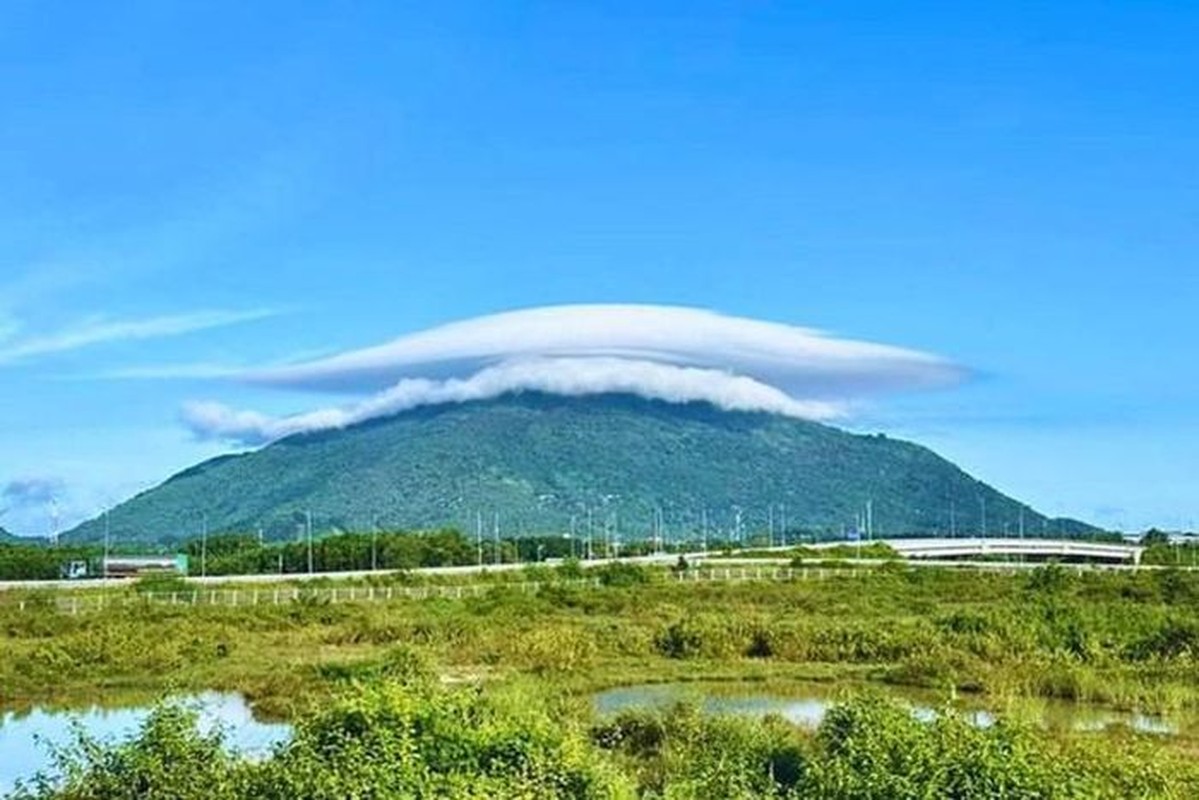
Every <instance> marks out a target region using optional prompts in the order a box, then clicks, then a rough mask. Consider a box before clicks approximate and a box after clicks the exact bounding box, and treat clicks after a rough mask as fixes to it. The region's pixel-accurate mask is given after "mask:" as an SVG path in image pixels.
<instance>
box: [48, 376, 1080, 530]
mask: <svg viewBox="0 0 1199 800" xmlns="http://www.w3.org/2000/svg"><path fill="white" fill-rule="evenodd" d="M868 502H870V503H871V504H872V508H873V519H874V530H875V532H876V534H880V535H885V534H901V533H912V532H942V533H947V532H949V530H950V528H951V526H952V527H953V528H954V529H956V531H957V532H959V533H966V532H977V531H978V530H980V527H981V525H982V517H983V514H984V511H985V514H986V520H987V528H988V531H989V532H990V533H992V534H995V533H1002V532H1003V531H1004V530H1005V529H1006V530H1009V531H1010V532H1012V533H1013V534H1014V533H1015V532H1016V530H1017V525H1018V524H1019V519H1020V517H1021V513H1022V510H1023V518H1024V524H1025V528H1026V530H1027V531H1029V532H1030V534H1031V533H1041V532H1042V531H1049V532H1054V533H1082V532H1085V531H1088V530H1093V529H1092V528H1090V527H1089V526H1086V525H1083V524H1082V523H1074V522H1069V521H1065V522H1058V521H1053V520H1048V519H1046V518H1045V517H1043V516H1042V515H1040V514H1038V513H1036V512H1035V511H1033V510H1032V509H1029V508H1027V507H1025V506H1023V505H1022V504H1020V503H1019V502H1017V501H1016V500H1013V499H1012V498H1010V497H1007V496H1005V495H1003V494H1001V493H1000V492H998V491H996V490H995V489H993V488H991V487H990V486H987V485H986V484H984V483H982V482H980V481H978V480H976V479H974V478H972V477H971V476H969V475H967V474H966V473H964V472H963V471H962V470H960V469H958V468H957V467H956V466H954V465H953V464H952V463H950V462H949V461H946V460H945V459H943V458H941V457H940V456H938V455H937V454H935V453H933V452H932V451H931V450H928V449H927V448H924V447H921V446H919V445H916V444H912V443H910V442H905V441H900V440H896V439H891V438H888V437H886V436H883V435H881V434H878V435H857V434H851V433H847V432H845V431H842V430H838V429H836V428H832V427H829V426H827V425H822V424H818V423H814V422H806V421H803V420H797V419H792V418H789V417H783V416H778V415H774V414H768V413H759V412H739V411H723V410H720V409H718V408H716V407H714V406H711V405H708V404H706V403H687V404H672V403H667V402H662V401H656V400H646V399H642V398H639V397H633V396H628V395H602V396H589V397H576V398H567V397H558V396H551V395H545V394H538V393H523V394H518V395H509V396H505V397H502V398H498V399H494V400H486V401H476V402H469V403H461V404H446V405H439V406H431V407H424V408H419V409H415V410H412V411H407V412H404V413H401V414H398V415H395V416H392V417H387V418H382V419H377V420H372V421H370V422H365V423H362V424H359V425H355V426H353V427H349V428H345V429H341V430H334V431H325V432H321V433H312V434H301V435H296V436H292V437H289V438H286V439H283V440H280V441H278V442H275V443H273V444H270V445H268V446H266V447H263V448H262V449H260V450H256V451H253V452H248V453H244V454H238V455H226V456H221V457H218V458H215V459H212V460H210V461H206V462H204V463H202V464H199V465H197V466H195V467H192V468H190V469H187V470H185V471H183V472H181V473H179V474H177V475H175V476H174V477H172V478H170V479H169V480H167V481H166V482H165V483H163V484H161V485H160V486H158V487H156V488H153V489H150V490H148V491H146V492H143V493H142V494H139V495H137V496H136V497H134V498H132V499H130V500H128V501H126V502H124V503H122V504H121V505H119V506H117V507H116V508H115V509H112V511H111V513H110V519H109V524H110V525H111V530H112V536H113V540H114V541H122V542H132V541H138V542H169V541H177V540H183V539H191V538H195V537H197V536H199V535H200V532H201V530H202V529H203V527H204V526H205V525H207V529H208V531H209V532H210V533H215V532H222V531H238V532H255V531H258V530H262V531H263V532H264V535H265V536H266V537H267V538H269V539H281V538H292V537H295V536H297V535H299V534H300V533H301V532H302V531H303V529H304V524H305V518H306V513H307V512H309V511H311V513H312V524H313V528H314V530H315V531H316V532H317V533H321V532H324V531H328V530H333V529H341V530H347V529H352V530H367V529H369V528H370V527H371V526H372V525H373V524H376V523H377V524H379V525H381V526H385V527H405V528H427V527H440V526H455V527H458V528H460V529H462V530H464V531H467V532H471V533H473V532H474V531H475V530H476V525H477V524H478V523H479V522H480V521H481V524H482V527H483V529H484V530H485V531H487V532H488V533H489V534H490V533H491V532H492V529H493V526H494V525H495V524H496V522H497V520H498V523H499V527H500V530H501V535H504V536H507V535H512V534H514V533H547V532H555V533H559V532H566V531H568V530H569V529H570V525H571V524H572V522H571V520H572V516H573V518H574V525H575V527H576V530H577V531H579V532H580V534H582V532H583V531H584V530H585V529H586V528H587V525H588V519H590V524H591V525H592V526H594V529H595V530H597V531H598V530H599V529H600V528H602V527H603V526H604V525H605V524H608V525H611V526H614V528H615V530H617V531H618V532H619V535H620V536H621V537H622V538H625V539H628V538H634V537H635V538H641V537H644V536H648V535H649V534H650V531H651V530H652V527H653V524H654V518H655V516H656V515H658V513H659V512H658V509H661V511H660V514H661V518H662V522H663V527H664V531H665V535H666V536H667V538H675V537H678V536H680V535H684V534H686V535H691V532H693V531H698V530H699V529H700V528H701V527H702V525H703V520H704V519H705V518H706V520H707V525H708V529H709V530H710V531H712V532H713V533H714V534H716V532H718V531H723V532H725V534H726V535H727V534H728V533H730V532H735V531H737V530H740V531H741V532H743V533H744V534H746V535H749V534H752V533H754V532H759V531H760V532H765V531H766V530H768V528H769V525H770V519H771V515H772V514H773V519H774V524H775V526H776V530H777V529H781V526H782V522H783V519H785V520H786V525H787V527H788V529H790V530H793V531H794V530H803V531H805V532H813V533H819V534H821V535H826V536H841V535H843V532H844V530H845V529H846V526H850V527H852V526H853V525H854V524H855V519H856V517H857V516H858V515H860V514H862V513H863V510H864V509H865V507H866V504H867V503H868ZM951 517H952V521H951ZM738 520H739V522H738ZM716 535H719V534H716ZM102 536H103V524H102V521H101V520H100V519H94V520H90V521H88V522H86V523H84V524H82V525H80V526H79V527H78V528H76V529H75V530H73V531H71V532H70V533H69V534H67V535H66V538H67V539H68V540H87V541H95V540H97V539H99V538H101V537H102Z"/></svg>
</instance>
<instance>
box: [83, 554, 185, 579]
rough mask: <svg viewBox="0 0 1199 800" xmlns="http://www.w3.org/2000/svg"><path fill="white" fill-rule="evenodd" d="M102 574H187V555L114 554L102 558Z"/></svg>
mask: <svg viewBox="0 0 1199 800" xmlns="http://www.w3.org/2000/svg"><path fill="white" fill-rule="evenodd" d="M100 563H101V570H100V571H101V574H102V575H103V576H104V577H105V578H136V577H139V576H141V575H152V574H169V575H186V574H187V556H186V555H185V554H182V553H179V554H177V555H173V556H113V557H110V558H105V559H101V562H100Z"/></svg>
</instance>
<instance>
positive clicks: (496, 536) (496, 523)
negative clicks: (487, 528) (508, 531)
mask: <svg viewBox="0 0 1199 800" xmlns="http://www.w3.org/2000/svg"><path fill="white" fill-rule="evenodd" d="M494 514H495V515H494V517H493V518H492V521H491V523H492V524H491V538H492V539H493V541H494V543H495V552H494V553H492V554H491V563H492V564H498V563H500V512H498V511H496V512H494Z"/></svg>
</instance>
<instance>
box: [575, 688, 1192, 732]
mask: <svg viewBox="0 0 1199 800" xmlns="http://www.w3.org/2000/svg"><path fill="white" fill-rule="evenodd" d="M865 688H866V687H864V686H862V685H853V686H850V685H844V684H842V685H831V684H827V683H802V682H795V683H790V682H789V683H785V684H779V685H774V684H770V685H768V686H763V685H755V684H738V683H665V684H645V685H642V686H625V687H621V688H617V689H609V690H608V691H605V692H600V693H599V694H596V695H595V696H594V698H593V701H594V706H595V710H596V712H597V713H598V714H600V715H601V716H607V715H611V714H615V713H617V712H619V711H623V710H625V709H661V708H666V707H668V706H670V705H673V704H674V703H678V702H680V701H690V702H695V703H698V704H699V706H700V707H701V708H702V709H704V711H706V712H708V713H712V714H746V715H751V716H758V717H764V716H767V715H768V714H774V715H777V716H780V717H782V718H784V719H786V720H788V721H789V722H792V723H794V724H796V725H800V726H802V727H806V728H816V727H817V726H818V725H820V722H821V720H823V719H824V715H825V713H826V712H827V711H828V709H829V707H830V706H832V705H834V704H835V703H836V702H837V700H838V698H840V697H843V696H844V693H845V692H846V691H847V690H857V691H861V690H864V689H865ZM870 688H871V689H872V690H873V691H882V692H885V693H886V694H888V695H889V696H892V697H895V698H896V699H898V700H900V701H902V702H904V703H906V704H907V705H908V706H909V707H910V708H911V709H912V714H913V715H915V716H916V717H917V718H919V719H932V718H933V717H935V716H936V715H937V713H939V710H941V709H943V708H945V706H946V705H947V701H948V705H950V706H951V707H953V708H954V709H955V710H956V711H958V712H959V713H961V714H963V715H964V716H965V717H966V718H967V719H969V720H971V721H972V722H973V723H974V724H976V725H981V726H987V725H992V724H994V722H995V720H996V719H997V718H998V717H999V716H1002V715H1003V714H1004V713H1013V714H1018V715H1020V716H1021V717H1022V718H1024V719H1032V720H1034V721H1036V722H1037V723H1038V724H1040V725H1041V726H1042V727H1045V728H1048V729H1050V730H1061V731H1067V730H1069V731H1102V730H1106V729H1108V728H1112V727H1116V726H1123V727H1127V728H1131V729H1132V730H1135V731H1139V732H1142V733H1154V734H1162V735H1176V734H1179V733H1182V732H1184V731H1189V730H1191V729H1192V723H1193V722H1195V720H1191V719H1183V718H1181V717H1179V718H1174V717H1169V718H1167V717H1163V716H1156V715H1152V714H1143V713H1140V712H1136V711H1119V710H1116V709H1112V708H1106V707H1102V706H1097V705H1089V704H1086V703H1071V702H1066V701H1061V700H1020V701H1017V702H1016V703H1014V704H1013V705H1012V707H1011V708H1010V709H1009V710H1008V711H1006V712H1005V711H1001V710H997V708H996V707H987V706H986V705H984V703H983V702H982V701H981V700H980V699H979V698H975V697H961V696H959V697H957V698H954V699H953V700H952V701H949V698H947V697H946V696H943V695H938V694H937V693H936V692H930V691H927V690H919V689H910V688H904V687H895V686H880V685H874V684H872V685H871V687H870Z"/></svg>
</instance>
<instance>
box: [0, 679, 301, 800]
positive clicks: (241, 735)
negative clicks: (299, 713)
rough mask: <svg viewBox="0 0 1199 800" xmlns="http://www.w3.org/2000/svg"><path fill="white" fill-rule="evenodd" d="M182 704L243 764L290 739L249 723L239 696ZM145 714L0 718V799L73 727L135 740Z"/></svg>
mask: <svg viewBox="0 0 1199 800" xmlns="http://www.w3.org/2000/svg"><path fill="white" fill-rule="evenodd" d="M182 702H183V703H184V704H185V705H187V706H188V707H189V708H195V709H196V710H197V712H198V713H199V720H198V725H199V728H200V730H201V731H203V732H205V733H209V732H211V731H213V730H214V729H215V728H216V727H217V726H218V725H219V726H220V727H221V728H222V730H223V731H224V732H225V741H226V744H227V745H228V746H229V748H230V750H232V751H234V752H236V753H239V754H242V755H245V756H246V757H248V758H261V757H264V756H266V755H269V754H270V752H271V749H272V748H273V747H274V746H275V745H276V744H278V743H280V742H283V741H286V740H287V738H288V737H289V736H290V735H291V728H290V726H288V725H285V724H282V723H268V722H259V721H258V720H255V719H254V716H253V714H252V713H251V712H250V708H249V706H248V705H247V704H246V701H245V698H243V697H242V696H241V695H239V694H228V693H221V692H205V693H203V694H199V695H195V696H194V697H189V698H183V699H182ZM149 713H150V707H149V706H139V707H133V708H99V707H92V708H89V709H77V710H73V711H62V710H46V709H42V708H34V709H33V710H32V711H29V712H19V713H14V712H5V713H3V714H0V796H2V795H6V794H8V793H9V792H11V791H12V790H13V788H14V787H15V785H16V782H17V780H19V779H22V778H24V779H28V778H30V777H32V776H33V775H34V774H36V773H37V772H38V771H40V770H46V769H49V768H50V767H51V766H52V764H51V761H50V753H51V751H52V749H53V748H55V747H63V746H65V745H69V744H71V743H72V742H73V741H74V739H75V736H74V729H75V726H76V725H78V726H80V727H82V729H83V730H84V731H86V732H87V733H88V734H89V735H91V736H94V737H97V738H99V739H101V740H103V741H105V742H119V741H122V740H124V739H128V738H130V737H132V736H133V735H134V734H136V733H137V731H138V729H139V728H140V727H141V724H142V723H143V722H144V721H145V719H146V717H147V715H148V714H149Z"/></svg>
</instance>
